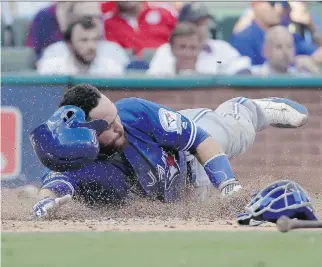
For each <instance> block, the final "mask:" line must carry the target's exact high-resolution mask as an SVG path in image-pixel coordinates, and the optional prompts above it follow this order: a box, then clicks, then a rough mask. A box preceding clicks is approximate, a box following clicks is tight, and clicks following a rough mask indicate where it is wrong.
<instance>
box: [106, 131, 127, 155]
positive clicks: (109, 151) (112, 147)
mask: <svg viewBox="0 0 322 267" xmlns="http://www.w3.org/2000/svg"><path fill="white" fill-rule="evenodd" d="M119 138H124V139H125V140H124V142H123V143H122V144H121V145H116V144H115V142H112V143H111V144H102V143H100V153H101V154H104V155H107V156H110V155H113V154H114V153H115V152H122V151H123V149H124V148H125V147H126V146H127V145H128V144H129V142H128V140H127V138H126V135H124V134H122V135H120V137H119Z"/></svg>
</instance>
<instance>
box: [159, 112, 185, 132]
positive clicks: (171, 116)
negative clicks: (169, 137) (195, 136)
mask: <svg viewBox="0 0 322 267" xmlns="http://www.w3.org/2000/svg"><path fill="white" fill-rule="evenodd" d="M159 120H160V123H161V126H162V128H163V129H164V130H165V131H166V132H177V133H178V134H181V133H182V126H181V115H180V114H179V113H176V112H173V111H170V110H167V109H164V108H160V109H159Z"/></svg>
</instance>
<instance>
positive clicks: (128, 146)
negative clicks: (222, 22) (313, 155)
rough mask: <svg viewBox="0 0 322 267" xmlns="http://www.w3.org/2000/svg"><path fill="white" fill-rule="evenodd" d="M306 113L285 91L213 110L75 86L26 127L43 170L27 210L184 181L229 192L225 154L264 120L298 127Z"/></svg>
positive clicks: (164, 196)
mask: <svg viewBox="0 0 322 267" xmlns="http://www.w3.org/2000/svg"><path fill="white" fill-rule="evenodd" d="M307 118H308V112H307V110H306V108H305V107H304V106H302V105H300V104H298V103H296V102H294V101H292V100H289V99H285V98H268V99H258V100H253V99H248V98H243V97H239V98H235V99H231V100H229V101H227V102H225V103H223V104H222V105H220V106H219V107H218V108H217V109H216V110H214V111H213V110H210V109H191V110H183V111H180V112H176V111H174V110H172V109H170V108H167V107H165V106H162V105H159V104H156V103H153V102H150V101H146V100H143V99H140V98H125V99H122V100H120V101H117V102H116V103H112V102H111V101H110V100H109V99H108V98H107V97H106V96H105V95H103V94H101V93H100V92H99V90H98V89H97V88H95V87H93V86H91V85H88V84H80V85H76V86H74V87H73V88H71V89H70V90H69V91H68V92H67V93H66V94H65V95H64V97H63V99H62V101H61V104H60V108H59V109H58V110H57V111H56V112H55V114H54V115H53V116H52V117H51V118H50V119H49V120H48V121H47V122H45V123H43V124H41V125H40V126H39V127H37V128H36V129H35V130H33V131H32V132H31V134H30V140H31V143H32V145H33V147H34V150H35V152H36V154H37V156H38V158H39V159H40V161H41V162H42V163H43V164H44V166H46V167H47V168H48V169H49V170H48V171H47V172H46V173H45V174H44V176H43V177H42V184H43V185H42V188H41V189H40V191H39V193H38V195H39V198H40V200H39V201H38V202H37V203H36V204H35V205H34V207H33V212H34V214H35V216H36V217H37V218H41V217H44V216H46V215H47V214H48V212H50V211H55V210H57V208H58V207H59V206H60V205H61V203H65V202H66V201H67V200H69V199H71V198H74V199H76V200H77V199H82V200H83V201H85V202H86V203H88V204H90V205H95V204H104V203H121V202H122V201H123V200H124V199H126V198H128V197H130V196H131V195H132V194H136V195H140V196H144V197H148V198H151V199H159V200H162V201H164V202H173V201H176V200H178V199H179V198H180V194H181V192H182V189H183V188H184V187H185V186H186V184H187V183H190V182H192V183H194V184H195V185H196V186H197V187H199V188H207V187H208V185H209V184H212V185H213V186H215V187H216V188H218V189H219V190H220V192H221V193H222V195H223V196H228V195H231V194H233V193H234V192H237V191H239V190H240V189H241V188H242V187H241V185H240V184H239V182H238V180H237V178H236V177H235V174H234V172H233V170H232V168H231V165H230V162H229V158H230V157H232V156H236V155H239V154H240V153H242V152H244V151H246V150H247V148H248V147H249V146H251V145H252V144H253V142H254V138H255V134H256V132H257V131H260V130H263V129H265V128H266V127H267V126H268V125H272V126H276V127H293V128H297V127H300V126H302V125H304V124H305V122H306V121H307ZM187 177H189V178H188V179H187Z"/></svg>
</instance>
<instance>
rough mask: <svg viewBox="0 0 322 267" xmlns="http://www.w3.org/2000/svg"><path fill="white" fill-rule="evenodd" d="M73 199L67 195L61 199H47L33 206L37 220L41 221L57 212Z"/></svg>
mask: <svg viewBox="0 0 322 267" xmlns="http://www.w3.org/2000/svg"><path fill="white" fill-rule="evenodd" d="M71 199H72V197H71V195H65V196H63V197H60V198H55V197H46V198H43V199H41V200H40V201H38V202H37V203H36V204H35V205H34V206H33V208H32V209H33V216H34V218H35V219H41V218H44V217H46V216H48V215H51V214H53V213H55V212H56V210H57V209H58V208H59V207H60V206H62V205H64V204H66V203H67V202H69V201H70V200H71Z"/></svg>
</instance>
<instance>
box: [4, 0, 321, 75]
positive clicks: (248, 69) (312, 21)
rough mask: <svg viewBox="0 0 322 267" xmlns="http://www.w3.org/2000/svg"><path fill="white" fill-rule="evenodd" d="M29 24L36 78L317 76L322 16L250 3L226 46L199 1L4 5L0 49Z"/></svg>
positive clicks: (296, 7) (303, 7)
mask: <svg viewBox="0 0 322 267" xmlns="http://www.w3.org/2000/svg"><path fill="white" fill-rule="evenodd" d="M22 17H23V18H28V19H30V23H29V24H28V25H24V27H27V31H26V38H25V40H24V43H25V46H26V47H29V48H30V49H32V50H33V55H34V62H33V63H34V68H35V69H36V70H37V72H38V73H40V74H53V75H54V74H63V75H92V76H99V77H113V76H120V75H126V74H130V73H140V74H141V73H145V74H146V75H150V76H159V77H160V76H161V77H168V76H175V75H190V74H213V75H216V74H221V75H234V74H244V75H255V76H270V75H296V76H301V75H302V76H311V75H317V74H319V73H320V72H321V66H322V17H321V16H319V15H316V14H315V13H314V10H311V9H310V7H309V4H308V3H307V2H287V1H267V2H264V1H261V2H257V1H249V5H248V8H246V9H245V10H241V14H240V17H239V19H238V20H237V21H236V23H235V24H234V27H233V29H232V32H231V36H230V38H229V40H222V39H220V38H218V32H219V31H221V30H222V29H220V28H218V25H217V19H216V14H212V13H210V11H209V7H208V6H207V3H202V2H189V3H188V2H185V3H183V2H127V1H124V2H123V1H122V2H121V1H120V2H93V1H92V2H10V3H9V2H2V3H1V21H2V47H3V48H4V47H15V46H17V44H15V38H14V34H15V31H14V30H13V28H14V24H15V23H16V21H17V19H19V18H22ZM25 21H28V20H25Z"/></svg>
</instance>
